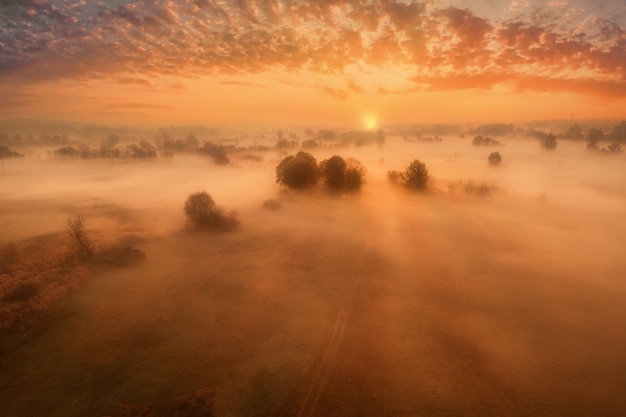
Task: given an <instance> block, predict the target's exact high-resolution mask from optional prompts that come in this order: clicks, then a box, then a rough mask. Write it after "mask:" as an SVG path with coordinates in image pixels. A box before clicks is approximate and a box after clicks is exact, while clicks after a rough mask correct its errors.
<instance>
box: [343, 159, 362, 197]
mask: <svg viewBox="0 0 626 417" xmlns="http://www.w3.org/2000/svg"><path fill="white" fill-rule="evenodd" d="M366 172H367V170H366V168H365V167H364V166H363V165H362V164H361V163H360V162H359V161H357V160H356V159H348V160H347V161H346V173H345V185H344V187H345V189H346V190H347V191H359V190H360V189H361V186H362V185H363V178H365V173H366Z"/></svg>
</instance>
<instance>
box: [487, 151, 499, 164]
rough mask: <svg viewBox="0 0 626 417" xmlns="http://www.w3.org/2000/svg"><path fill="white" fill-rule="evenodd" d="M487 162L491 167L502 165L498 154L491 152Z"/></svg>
mask: <svg viewBox="0 0 626 417" xmlns="http://www.w3.org/2000/svg"><path fill="white" fill-rule="evenodd" d="M487 161H489V163H490V164H491V165H494V166H497V165H500V164H501V163H502V156H501V155H500V152H491V153H490V154H489V156H488V157H487Z"/></svg>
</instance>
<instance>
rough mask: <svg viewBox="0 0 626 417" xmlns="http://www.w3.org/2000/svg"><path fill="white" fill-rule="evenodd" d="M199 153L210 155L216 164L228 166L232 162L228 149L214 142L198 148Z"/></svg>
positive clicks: (205, 143)
mask: <svg viewBox="0 0 626 417" xmlns="http://www.w3.org/2000/svg"><path fill="white" fill-rule="evenodd" d="M198 152H200V153H203V154H207V155H210V156H211V157H212V158H213V161H215V163H216V164H219V165H226V164H228V163H229V162H230V160H229V159H228V155H227V154H226V149H225V148H224V147H223V146H220V145H216V144H214V143H212V142H209V141H207V142H204V144H203V145H202V146H201V147H200V148H198Z"/></svg>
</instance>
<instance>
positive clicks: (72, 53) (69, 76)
mask: <svg viewBox="0 0 626 417" xmlns="http://www.w3.org/2000/svg"><path fill="white" fill-rule="evenodd" d="M468 3H469V2H464V1H460V0H458V1H456V0H429V1H423V2H416V1H402V0H357V1H342V0H319V1H297V0H232V1H229V0H184V1H167V0H155V1H152V2H139V1H124V0H118V1H107V2H104V1H92V2H86V1H83V0H70V1H61V0H59V1H54V0H50V1H48V0H27V1H9V2H4V3H3V6H0V23H1V24H2V26H0V28H1V29H0V49H1V50H2V54H0V98H1V99H2V100H1V102H0V111H1V112H2V113H0V114H2V115H3V117H2V116H0V117H2V118H45V119H62V120H71V121H81V122H85V121H86V122H97V123H108V124H140V125H165V124H188V123H193V124H198V123H199V124H205V125H238V124H246V125H262V126H276V125H285V126H288V125H300V126H302V125H319V124H327V125H328V124H332V125H344V126H364V125H365V124H368V123H369V124H370V125H371V124H372V123H373V121H376V123H377V124H378V125H382V126H384V125H386V124H399V123H435V122H436V123H440V122H507V121H512V122H519V121H524V120H536V119H569V117H570V114H572V113H573V114H575V115H576V117H577V118H578V119H584V118H593V119H623V118H625V117H626V114H624V113H625V112H624V109H625V108H626V106H625V105H626V30H625V29H623V28H624V27H625V26H626V25H625V22H626V11H625V9H626V5H625V3H624V2H623V1H622V0H614V1H597V2H593V4H591V3H592V2H588V1H580V0H579V1H574V0H572V1H565V0H552V1H531V0H525V1H522V0H520V1H488V0H482V1H475V2H471V7H472V8H471V9H467V8H466V7H468Z"/></svg>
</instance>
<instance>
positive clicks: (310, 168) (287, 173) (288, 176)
mask: <svg viewBox="0 0 626 417" xmlns="http://www.w3.org/2000/svg"><path fill="white" fill-rule="evenodd" d="M317 179H318V170H317V160H316V159H315V158H314V157H313V156H312V155H311V154H309V153H307V152H302V151H301V152H298V153H297V154H296V155H295V156H294V155H289V156H286V157H285V158H284V159H283V160H282V161H281V162H280V163H279V164H278V166H277V167H276V182H277V183H278V184H280V185H283V186H285V187H288V188H298V189H305V188H309V187H312V186H313V185H315V184H316V183H317Z"/></svg>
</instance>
